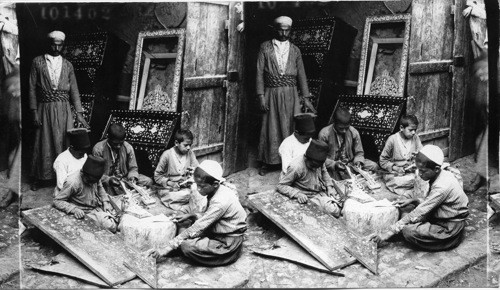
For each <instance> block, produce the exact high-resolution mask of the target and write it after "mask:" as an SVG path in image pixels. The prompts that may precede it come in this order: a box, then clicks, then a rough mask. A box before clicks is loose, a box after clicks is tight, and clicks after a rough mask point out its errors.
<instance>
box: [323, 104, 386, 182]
mask: <svg viewBox="0 0 500 290" xmlns="http://www.w3.org/2000/svg"><path fill="white" fill-rule="evenodd" d="M350 123H351V113H349V111H347V110H346V109H345V108H342V107H341V108H338V109H337V110H336V111H335V113H334V119H333V124H331V125H328V126H326V127H325V128H323V129H321V131H320V132H319V136H318V139H319V140H321V141H323V142H325V143H327V144H328V146H329V147H330V149H329V152H328V158H327V159H326V168H327V169H328V172H329V173H330V174H331V175H332V177H333V178H334V179H335V180H342V179H347V178H349V176H348V175H347V173H346V171H345V169H346V168H345V166H346V164H348V163H352V164H353V165H354V166H358V167H362V169H363V170H377V169H378V165H377V163H375V162H373V161H371V160H369V159H365V157H364V156H365V152H364V150H363V145H362V144H361V136H360V135H359V132H358V130H356V129H355V128H354V127H352V126H351V125H350Z"/></svg>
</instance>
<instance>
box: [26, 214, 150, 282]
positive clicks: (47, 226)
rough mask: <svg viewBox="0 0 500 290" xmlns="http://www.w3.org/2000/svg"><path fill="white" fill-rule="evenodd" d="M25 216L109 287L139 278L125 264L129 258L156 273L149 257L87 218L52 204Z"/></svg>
mask: <svg viewBox="0 0 500 290" xmlns="http://www.w3.org/2000/svg"><path fill="white" fill-rule="evenodd" d="M23 216H24V217H25V218H26V219H27V220H28V221H29V222H30V223H31V224H33V225H34V226H36V227H37V228H39V229H40V230H41V231H43V232H44V233H45V234H46V235H48V236H49V237H50V238H52V239H53V240H54V241H56V242H57V243H58V244H59V245H61V246H62V247H63V248H64V249H66V250H67V251H68V252H69V253H70V254H71V255H72V256H73V257H75V258H76V259H77V260H78V261H80V262H81V263H83V264H84V265H85V266H86V267H87V268H88V269H89V270H90V271H92V272H93V273H94V274H96V275H97V276H98V277H99V278H101V279H102V280H103V281H104V282H106V283H107V284H108V285H109V286H115V285H118V284H122V283H124V282H127V281H129V280H131V279H133V278H135V277H136V274H134V273H133V272H132V271H130V270H129V269H127V267H125V265H124V262H126V261H135V263H134V264H138V263H139V264H141V265H148V266H149V267H148V268H151V269H149V270H150V273H156V265H154V268H153V266H152V265H153V264H152V263H149V261H148V260H149V259H151V258H150V257H146V256H144V255H141V254H139V253H138V252H136V251H135V250H133V249H132V248H130V247H129V246H127V245H126V244H125V242H124V241H123V240H122V239H120V238H119V237H118V236H116V235H114V234H113V233H111V232H109V231H108V230H105V229H101V228H99V227H98V226H97V225H96V224H94V223H93V222H92V220H90V219H89V218H87V217H86V218H85V219H81V220H79V219H76V218H75V217H74V216H73V215H67V214H66V213H64V212H62V211H59V210H57V209H55V208H53V207H52V206H44V207H40V208H36V209H32V210H28V211H24V212H23ZM144 270H146V269H144Z"/></svg>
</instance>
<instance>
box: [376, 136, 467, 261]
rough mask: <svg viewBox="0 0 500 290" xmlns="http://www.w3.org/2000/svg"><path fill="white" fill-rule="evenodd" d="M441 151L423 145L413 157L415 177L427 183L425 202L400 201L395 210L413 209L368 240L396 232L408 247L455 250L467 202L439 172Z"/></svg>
mask: <svg viewBox="0 0 500 290" xmlns="http://www.w3.org/2000/svg"><path fill="white" fill-rule="evenodd" d="M443 160H444V155H443V151H441V149H440V148H439V147H437V146H435V145H425V146H424V147H423V148H422V149H421V150H420V152H419V153H418V154H417V157H416V164H417V168H418V174H419V175H420V177H421V178H422V179H423V180H426V181H429V185H430V189H429V193H428V195H427V196H426V197H425V199H404V200H400V201H397V202H395V205H396V206H397V207H405V206H407V205H410V204H413V205H415V206H416V208H415V209H414V210H412V211H411V212H410V213H409V214H407V215H406V216H404V217H403V218H402V219H401V220H399V221H398V222H397V223H395V224H394V225H392V226H391V227H390V229H389V230H388V231H386V232H383V233H381V234H380V235H376V234H375V235H372V236H371V237H370V239H371V240H374V241H376V242H382V241H386V240H388V239H389V238H391V237H392V236H394V235H396V234H397V233H399V232H402V233H403V237H404V238H405V240H406V241H408V242H409V243H411V244H413V245H415V246H417V247H419V248H421V249H424V250H428V251H443V250H448V249H451V248H454V247H456V246H457V245H459V244H460V242H461V240H462V233H463V230H464V228H465V218H466V217H467V216H468V215H469V209H468V203H469V199H468V198H467V195H465V193H464V191H463V189H462V187H461V186H460V183H459V181H458V179H457V178H456V177H455V175H454V174H453V173H452V172H450V171H446V170H442V169H441V167H442V165H443Z"/></svg>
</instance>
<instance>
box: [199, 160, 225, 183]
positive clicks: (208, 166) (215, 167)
mask: <svg viewBox="0 0 500 290" xmlns="http://www.w3.org/2000/svg"><path fill="white" fill-rule="evenodd" d="M198 167H199V168H201V169H203V171H205V172H206V173H207V174H208V175H210V176H212V177H213V178H215V179H217V180H218V181H220V182H224V181H226V179H225V178H224V177H222V167H221V166H220V164H219V162H217V161H214V160H203V161H202V162H201V163H200V165H198Z"/></svg>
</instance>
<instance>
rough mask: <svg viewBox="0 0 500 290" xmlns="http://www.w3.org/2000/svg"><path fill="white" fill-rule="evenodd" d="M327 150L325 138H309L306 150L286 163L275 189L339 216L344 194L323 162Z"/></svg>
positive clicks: (300, 201)
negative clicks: (309, 201)
mask: <svg viewBox="0 0 500 290" xmlns="http://www.w3.org/2000/svg"><path fill="white" fill-rule="evenodd" d="M327 154H328V145H327V144H326V143H325V142H322V141H318V140H312V141H311V143H310V144H309V147H308V148H307V151H306V153H305V154H304V155H303V156H299V157H297V158H295V159H294V160H293V161H292V162H291V163H290V165H289V166H288V168H287V171H286V174H285V175H284V176H283V177H282V178H280V182H279V183H278V187H277V190H278V192H280V193H281V194H284V195H286V196H288V197H290V198H294V199H297V200H298V202H299V203H307V202H308V200H311V202H313V203H314V204H316V205H317V206H319V208H320V209H321V211H323V212H325V213H327V214H331V215H333V216H334V217H339V216H340V211H341V209H342V206H343V204H344V201H345V197H344V196H343V195H341V193H337V192H336V191H335V189H334V187H333V182H334V181H333V180H332V178H331V177H330V175H329V174H328V171H327V170H326V166H325V160H326V157H327Z"/></svg>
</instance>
